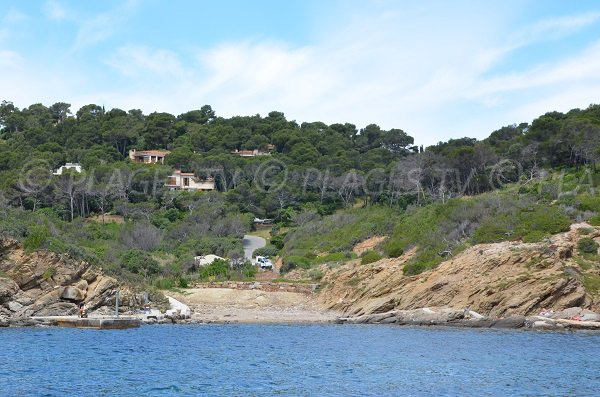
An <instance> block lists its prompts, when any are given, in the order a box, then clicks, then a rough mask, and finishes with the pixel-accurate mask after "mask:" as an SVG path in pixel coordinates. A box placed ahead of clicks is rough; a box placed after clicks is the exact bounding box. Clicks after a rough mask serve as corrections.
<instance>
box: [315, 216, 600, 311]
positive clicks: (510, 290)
mask: <svg viewBox="0 0 600 397" xmlns="http://www.w3.org/2000/svg"><path fill="white" fill-rule="evenodd" d="M582 227H585V228H586V229H587V230H586V233H589V232H590V230H591V229H590V226H589V225H587V224H580V225H573V227H572V228H571V231H569V232H567V233H562V234H558V235H555V236H552V238H550V239H549V240H548V241H545V242H542V243H531V244H526V243H522V242H502V243H496V244H482V245H477V246H474V247H471V248H469V249H467V250H465V251H464V252H462V253H460V254H459V255H457V256H455V257H453V258H451V259H449V260H447V261H445V262H443V263H441V264H440V265H439V266H438V267H437V268H436V269H434V270H432V271H429V272H425V273H422V274H420V275H417V276H405V275H404V274H403V272H402V269H403V266H404V264H405V263H407V262H408V261H409V260H410V259H411V258H412V256H413V255H414V251H410V252H407V253H405V254H404V255H403V256H402V257H399V258H390V259H383V260H380V261H378V262H375V263H372V264H369V265H360V262H359V261H352V262H349V263H348V264H346V265H343V266H341V267H338V268H334V269H327V268H326V267H323V268H322V270H323V271H324V273H325V274H324V277H323V278H322V283H323V285H324V287H323V289H322V291H321V293H320V295H319V299H320V300H321V301H322V302H323V303H324V304H325V305H326V306H327V307H329V308H331V309H335V310H337V311H340V312H343V313H345V314H346V315H349V316H361V315H372V314H377V313H386V312H390V311H393V310H411V309H419V308H425V307H448V308H455V309H458V310H463V309H464V308H470V309H471V310H474V311H476V312H478V313H482V314H483V315H485V316H487V317H491V318H501V317H511V316H531V315H535V314H539V312H540V311H542V309H547V310H550V309H552V310H554V311H557V312H558V311H561V310H563V309H567V308H570V307H581V308H584V309H591V310H593V311H595V312H598V309H599V308H600V307H599V302H600V300H599V297H598V293H597V291H593V290H590V289H589V288H588V289H586V287H585V283H584V280H585V278H586V277H598V275H599V274H600V267H599V265H598V264H596V265H595V267H594V268H591V269H590V268H587V269H583V268H582V267H581V266H580V264H579V263H578V261H577V260H576V258H574V256H575V255H578V253H577V252H576V251H577V249H576V245H577V241H578V239H579V238H581V237H582V236H581V234H580V232H579V229H580V228H582ZM588 236H590V237H592V238H595V239H597V240H600V232H599V231H598V230H594V231H593V232H591V233H590V234H588Z"/></svg>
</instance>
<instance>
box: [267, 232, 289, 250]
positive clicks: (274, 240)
mask: <svg viewBox="0 0 600 397" xmlns="http://www.w3.org/2000/svg"><path fill="white" fill-rule="evenodd" d="M285 236H286V233H281V234H277V235H275V236H273V237H271V245H273V246H274V247H275V248H277V249H279V250H280V249H282V248H283V245H284V244H285V242H284V239H285Z"/></svg>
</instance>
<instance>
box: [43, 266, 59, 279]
mask: <svg viewBox="0 0 600 397" xmlns="http://www.w3.org/2000/svg"><path fill="white" fill-rule="evenodd" d="M55 275H56V268H55V267H49V268H48V270H46V271H45V272H44V274H42V278H43V279H44V280H45V281H50V280H52V277H54V276H55Z"/></svg>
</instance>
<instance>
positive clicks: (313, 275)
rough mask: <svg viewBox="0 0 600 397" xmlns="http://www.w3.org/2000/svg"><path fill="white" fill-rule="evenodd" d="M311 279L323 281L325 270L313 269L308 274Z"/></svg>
mask: <svg viewBox="0 0 600 397" xmlns="http://www.w3.org/2000/svg"><path fill="white" fill-rule="evenodd" d="M308 275H309V277H310V279H311V280H314V281H321V279H322V278H323V275H324V274H323V272H322V271H320V270H317V269H315V270H311V271H310V273H309V274H308Z"/></svg>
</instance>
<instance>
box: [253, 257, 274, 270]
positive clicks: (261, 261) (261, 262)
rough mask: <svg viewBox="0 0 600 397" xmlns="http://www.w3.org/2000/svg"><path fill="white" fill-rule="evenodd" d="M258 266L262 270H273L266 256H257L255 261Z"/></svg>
mask: <svg viewBox="0 0 600 397" xmlns="http://www.w3.org/2000/svg"><path fill="white" fill-rule="evenodd" d="M254 264H255V265H256V266H260V268H261V269H273V264H272V263H271V260H270V259H269V258H268V257H266V256H257V257H256V259H255V260H254Z"/></svg>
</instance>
